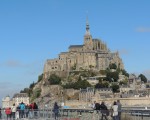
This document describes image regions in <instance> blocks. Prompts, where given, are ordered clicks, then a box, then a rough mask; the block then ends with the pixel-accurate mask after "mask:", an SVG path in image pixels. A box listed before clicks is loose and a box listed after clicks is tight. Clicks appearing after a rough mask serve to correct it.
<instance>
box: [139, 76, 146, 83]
mask: <svg viewBox="0 0 150 120" xmlns="http://www.w3.org/2000/svg"><path fill="white" fill-rule="evenodd" d="M138 77H139V78H141V81H143V82H144V83H146V82H147V78H146V77H145V76H144V75H143V74H140V75H139V76H138Z"/></svg>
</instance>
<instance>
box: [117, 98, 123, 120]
mask: <svg viewBox="0 0 150 120" xmlns="http://www.w3.org/2000/svg"><path fill="white" fill-rule="evenodd" d="M117 105H118V120H121V108H122V105H121V103H120V100H117Z"/></svg>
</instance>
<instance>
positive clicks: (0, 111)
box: [0, 108, 2, 119]
mask: <svg viewBox="0 0 150 120" xmlns="http://www.w3.org/2000/svg"><path fill="white" fill-rule="evenodd" d="M0 119H2V109H1V108H0Z"/></svg>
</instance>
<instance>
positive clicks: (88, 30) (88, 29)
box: [85, 17, 90, 35]
mask: <svg viewBox="0 0 150 120" xmlns="http://www.w3.org/2000/svg"><path fill="white" fill-rule="evenodd" d="M85 35H90V26H89V22H88V17H87V18H86V33H85Z"/></svg>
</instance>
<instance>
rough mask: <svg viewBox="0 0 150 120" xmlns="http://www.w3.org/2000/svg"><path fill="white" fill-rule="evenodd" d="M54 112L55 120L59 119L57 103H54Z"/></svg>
mask: <svg viewBox="0 0 150 120" xmlns="http://www.w3.org/2000/svg"><path fill="white" fill-rule="evenodd" d="M53 112H54V115H55V120H57V119H58V113H59V106H58V104H57V102H55V103H54V107H53Z"/></svg>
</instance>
